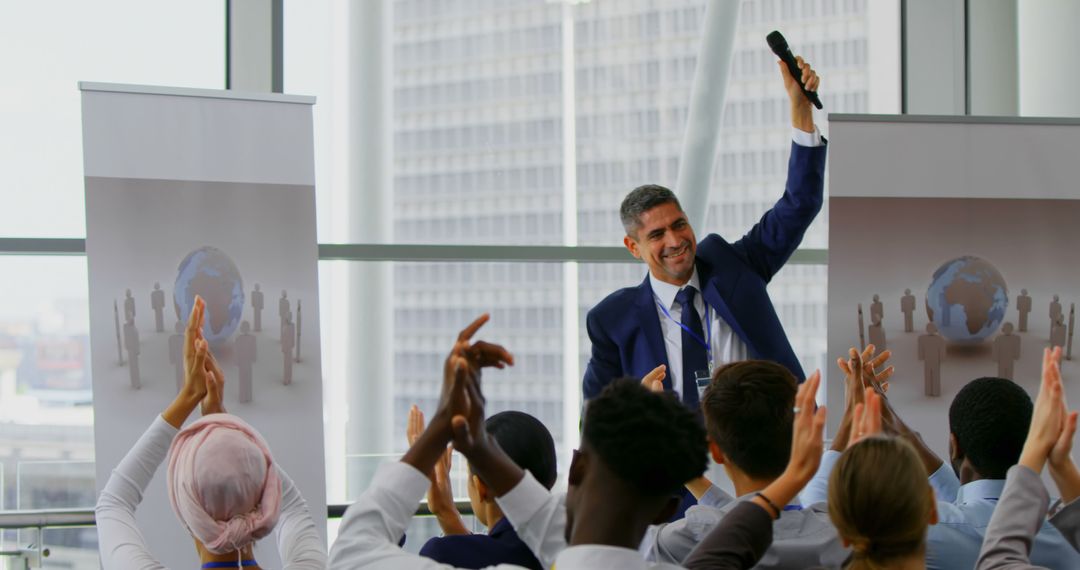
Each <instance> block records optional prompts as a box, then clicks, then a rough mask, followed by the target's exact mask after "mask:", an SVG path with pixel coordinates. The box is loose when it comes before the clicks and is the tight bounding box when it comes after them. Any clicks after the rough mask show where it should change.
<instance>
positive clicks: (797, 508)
mask: <svg viewBox="0 0 1080 570" xmlns="http://www.w3.org/2000/svg"><path fill="white" fill-rule="evenodd" d="M784 510H785V511H801V510H802V505H787V506H785V507H784Z"/></svg>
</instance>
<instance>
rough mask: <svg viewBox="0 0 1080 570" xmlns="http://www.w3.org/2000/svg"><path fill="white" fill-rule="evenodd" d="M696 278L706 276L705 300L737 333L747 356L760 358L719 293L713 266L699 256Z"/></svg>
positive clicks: (702, 292) (702, 288)
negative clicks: (747, 353) (747, 352)
mask: <svg viewBox="0 0 1080 570" xmlns="http://www.w3.org/2000/svg"><path fill="white" fill-rule="evenodd" d="M697 268H698V279H703V278H704V277H705V276H708V279H707V280H704V282H703V283H702V284H701V294H702V296H703V297H705V302H707V303H708V304H709V306H710V307H712V308H713V310H714V311H716V313H717V314H718V315H720V318H721V319H723V320H724V322H725V323H727V324H728V326H729V327H731V330H732V331H733V332H734V333H735V334H736V335H738V337H739V338H740V339H741V340H742V341H743V344H745V345H746V348H747V350H748V351H749V352H750V354H749V356H750V357H752V358H760V357H759V356H758V355H759V354H760V353H759V352H758V350H757V348H756V347H755V346H754V343H752V342H750V338H749V337H748V336H746V331H744V330H743V328H742V326H740V325H739V321H737V320H735V315H734V314H732V312H731V309H730V308H729V307H728V304H727V302H726V301H724V296H723V295H721V294H720V288H719V286H718V284H717V282H716V275H715V274H714V273H713V268H712V266H710V265H709V264H708V263H705V261H704V260H702V259H701V258H700V257H699V258H698V260H697Z"/></svg>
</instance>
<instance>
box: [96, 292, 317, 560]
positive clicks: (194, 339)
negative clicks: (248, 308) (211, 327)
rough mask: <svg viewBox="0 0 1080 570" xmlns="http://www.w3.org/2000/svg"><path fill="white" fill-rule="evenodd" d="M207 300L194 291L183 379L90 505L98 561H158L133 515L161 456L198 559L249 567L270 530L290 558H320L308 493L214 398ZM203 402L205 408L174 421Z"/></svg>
mask: <svg viewBox="0 0 1080 570" xmlns="http://www.w3.org/2000/svg"><path fill="white" fill-rule="evenodd" d="M205 308H206V304H205V302H204V301H203V300H202V298H200V297H196V298H195V306H194V308H193V309H192V311H191V317H190V319H189V321H188V327H187V331H186V334H185V338H184V370H185V381H184V385H183V387H182V389H181V390H180V392H179V394H177V396H176V398H175V399H174V400H173V402H172V403H171V404H170V405H169V406H168V407H167V408H165V410H164V411H163V412H162V413H161V415H160V416H159V417H157V418H156V419H155V420H154V422H153V423H152V424H151V425H150V428H149V429H147V431H146V433H144V434H143V435H142V437H141V438H139V440H138V441H137V442H136V443H135V446H134V447H132V448H131V450H130V451H129V452H128V453H127V455H125V456H124V458H123V459H122V460H121V461H120V464H119V465H117V467H116V469H115V470H114V471H113V473H112V476H110V477H109V480H108V482H107V483H106V484H105V488H104V489H103V490H102V491H101V496H100V497H99V498H98V502H97V507H96V509H95V514H96V518H97V530H98V541H99V544H100V551H101V562H102V566H103V567H105V568H140V569H159V568H163V566H162V565H161V564H160V563H159V562H158V561H157V560H156V559H155V558H154V557H153V555H152V554H151V553H150V551H149V549H148V548H147V545H146V543H145V540H144V539H143V536H142V533H141V532H140V531H139V528H138V525H137V523H136V520H135V511H136V509H137V508H138V506H139V503H140V502H141V501H142V497H143V494H144V493H145V491H146V487H147V486H148V485H149V483H150V480H151V479H152V478H153V476H154V472H155V471H157V468H158V465H160V464H161V462H162V461H164V460H165V457H166V454H168V456H169V467H168V469H169V470H168V488H169V500H170V502H171V503H172V506H173V510H174V512H175V513H176V515H177V518H179V519H180V522H181V523H182V524H183V525H184V527H185V528H186V529H187V530H188V532H189V533H190V534H191V536H192V538H194V540H195V548H196V550H197V551H198V554H199V558H200V559H201V561H202V563H203V568H215V567H219V566H225V565H229V566H233V565H235V566H237V567H239V566H241V565H243V566H244V567H249V568H253V569H257V568H258V567H259V566H258V563H257V562H256V561H255V560H254V555H253V545H254V543H255V541H256V540H258V539H260V538H262V537H264V536H266V535H268V534H269V533H270V532H271V531H272V530H275V529H276V530H277V531H278V541H277V542H278V547H279V550H280V553H281V559H282V561H283V562H284V564H285V566H286V567H288V568H311V569H317V568H325V567H326V563H327V557H326V548H325V542H324V539H323V538H322V536H321V535H320V534H319V532H318V531H317V530H316V527H315V523H314V521H313V520H312V518H311V515H310V513H309V512H308V509H307V503H306V502H305V501H304V499H303V497H302V496H301V495H300V493H299V492H298V491H297V490H296V487H295V486H294V485H293V482H292V480H291V479H289V477H288V475H286V474H285V472H284V471H282V470H281V468H280V467H278V465H277V464H276V463H274V460H273V457H272V456H271V455H270V450H269V449H268V448H267V446H266V442H264V441H263V439H262V437H261V436H260V435H259V434H258V432H256V431H255V429H254V428H252V427H251V426H249V425H248V424H246V423H245V422H244V421H243V420H241V419H240V418H237V417H235V416H232V415H229V414H227V413H225V408H224V406H223V405H222V395H223V390H224V382H225V377H224V375H223V374H222V372H221V368H220V367H219V366H218V364H217V362H216V360H215V359H214V356H213V355H212V354H211V353H210V349H209V347H208V345H207V341H206V339H205V338H203V337H202V328H203V317H204V314H205ZM200 404H201V407H202V413H203V418H202V419H200V420H199V421H196V422H195V423H193V424H191V425H190V426H188V427H187V428H185V429H183V430H181V429H180V427H181V426H182V425H183V424H184V421H185V420H186V419H187V418H188V416H189V415H191V412H193V411H194V410H195V407H196V406H200Z"/></svg>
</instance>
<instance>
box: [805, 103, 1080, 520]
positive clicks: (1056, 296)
mask: <svg viewBox="0 0 1080 570" xmlns="http://www.w3.org/2000/svg"><path fill="white" fill-rule="evenodd" d="M830 131H831V133H830V134H831V136H830V146H831V147H832V148H831V149H830V151H829V160H830V166H829V176H830V182H829V192H830V198H829V285H828V286H829V318H828V337H829V341H828V347H829V348H828V350H829V354H828V356H829V358H826V359H825V362H827V363H830V364H829V370H827V373H828V404H829V412H830V413H829V425H830V427H831V428H835V426H836V425H837V424H838V423H839V421H840V418H841V414H842V410H843V406H844V381H843V375H842V374H841V373H840V371H839V370H838V369H837V368H836V365H835V364H832V363H834V362H835V360H836V358H837V357H840V356H844V355H846V354H847V351H848V349H849V348H850V347H852V346H859V347H861V346H864V345H865V344H874V345H875V346H877V347H878V349H879V351H880V349H882V348H885V349H888V350H890V351H892V354H893V356H892V359H891V362H890V363H891V364H892V365H894V366H895V367H896V374H895V376H894V377H893V378H892V381H891V382H890V387H889V392H888V397H889V400H890V401H891V402H892V405H893V406H894V407H895V408H896V409H897V411H898V412H899V413H900V414H901V415H902V417H903V418H904V420H906V421H907V422H908V424H910V425H911V426H912V427H913V428H914V429H916V430H919V431H920V432H921V433H922V436H923V439H924V440H925V441H926V443H927V444H928V445H930V447H931V448H933V449H934V450H935V451H936V452H937V453H938V454H939V455H940V456H941V457H942V458H944V459H948V457H949V455H948V444H949V425H948V421H949V413H948V411H949V405H950V404H951V403H952V401H953V398H954V397H955V396H956V394H957V393H958V392H959V391H960V390H961V389H963V387H964V386H966V385H968V384H969V383H970V382H971V381H972V380H974V379H977V378H980V377H988V376H991V377H1004V378H1008V379H1011V380H1013V381H1015V382H1016V383H1018V384H1019V385H1020V386H1022V387H1023V388H1024V389H1025V390H1027V392H1028V394H1029V395H1030V396H1031V397H1032V399H1034V397H1035V395H1036V394H1037V393H1038V389H1039V380H1040V372H1041V367H1042V366H1041V365H1042V355H1043V349H1044V348H1046V347H1050V346H1061V347H1063V349H1064V352H1065V359H1064V360H1063V361H1062V367H1061V370H1062V374H1063V377H1064V380H1065V385H1066V391H1067V392H1068V397H1069V400H1070V402H1071V403H1075V402H1080V384H1077V382H1078V381H1080V344H1077V343H1078V342H1080V339H1076V340H1074V338H1073V336H1074V334H1073V331H1074V328H1075V326H1076V324H1077V315H1076V305H1080V250H1078V247H1080V182H1078V181H1077V175H1076V167H1077V159H1078V156H1080V155H1078V154H1077V149H1078V148H1080V120H1075V119H1049V118H1048V119H1042V118H1015V117H1013V118H1008V117H918V116H901V117H895V116H875V115H863V116H859V115H840V116H836V115H833V116H831V117H830ZM1074 405H1075V404H1074ZM998 419H1000V418H998ZM991 421H993V418H991ZM1022 429H1026V424H1025V425H1024V427H1023V428H1022ZM830 431H832V430H830ZM948 500H951V497H950V498H948Z"/></svg>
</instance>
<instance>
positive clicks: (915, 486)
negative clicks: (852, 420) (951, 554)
mask: <svg viewBox="0 0 1080 570" xmlns="http://www.w3.org/2000/svg"><path fill="white" fill-rule="evenodd" d="M934 508H935V505H934V495H933V493H932V491H931V490H930V483H929V481H928V479H927V474H926V469H925V468H924V467H923V465H922V463H921V462H920V461H919V456H918V455H917V454H916V453H915V450H914V449H913V448H912V447H911V445H910V444H908V443H907V442H905V441H903V440H901V439H898V438H893V437H881V436H878V437H870V438H867V439H864V440H862V441H860V442H858V443H856V444H855V445H853V446H852V447H851V448H849V449H848V450H847V451H845V452H844V454H843V455H842V456H841V457H840V459H839V461H837V463H836V466H835V467H834V468H833V472H832V475H831V476H830V477H829V518H830V519H832V522H833V525H835V526H836V530H837V532H838V533H839V535H840V537H841V538H843V539H845V540H846V541H849V542H850V543H851V546H852V550H853V552H854V556H853V561H852V564H851V565H850V566H848V568H850V569H871V568H882V567H884V564H886V563H888V562H889V561H891V560H896V559H899V558H904V557H907V556H911V555H913V554H916V553H919V552H922V549H923V547H924V545H925V543H926V528H927V526H928V525H929V524H930V518H931V516H932V513H933V512H934Z"/></svg>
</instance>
